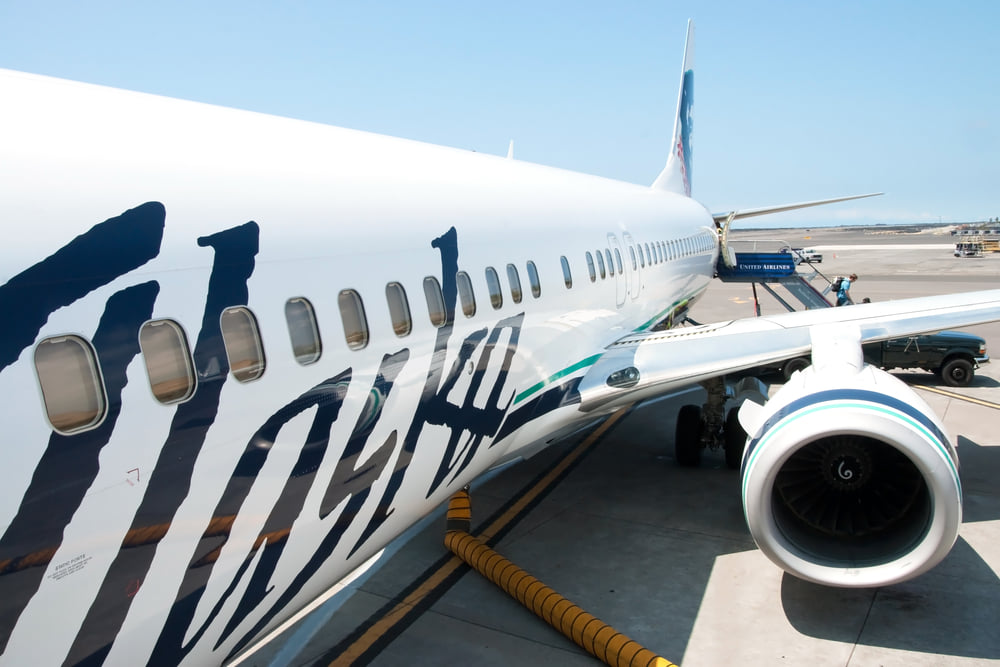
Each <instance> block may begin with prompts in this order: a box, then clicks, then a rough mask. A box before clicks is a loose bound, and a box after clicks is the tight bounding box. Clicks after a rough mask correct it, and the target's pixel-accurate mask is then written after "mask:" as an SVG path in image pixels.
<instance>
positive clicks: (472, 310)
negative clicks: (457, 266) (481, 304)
mask: <svg viewBox="0 0 1000 667" xmlns="http://www.w3.org/2000/svg"><path fill="white" fill-rule="evenodd" d="M455 282H456V283H457V284H458V298H459V300H460V301H461V302H462V312H463V313H465V316H466V317H472V316H473V315H475V314H476V294H475V292H473V291H472V279H471V278H469V274H468V273H466V272H465V271H459V272H458V273H457V274H455Z"/></svg>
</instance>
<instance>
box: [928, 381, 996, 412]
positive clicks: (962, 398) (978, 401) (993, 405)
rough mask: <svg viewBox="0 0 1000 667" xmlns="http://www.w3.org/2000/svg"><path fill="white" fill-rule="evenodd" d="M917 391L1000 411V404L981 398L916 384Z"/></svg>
mask: <svg viewBox="0 0 1000 667" xmlns="http://www.w3.org/2000/svg"><path fill="white" fill-rule="evenodd" d="M913 386H914V387H916V388H917V389H923V390H925V391H931V392H934V393H935V394H941V395H942V396H947V397H948V398H957V399H958V400H960V401H966V402H968V403H975V404H976V405H983V406H986V407H987V408H993V409H994V410H1000V403H992V402H990V401H984V400H982V399H980V398H973V397H972V396H963V395H962V394H956V393H955V392H953V391H947V390H944V389H938V388H937V387H928V386H927V385H925V384H915V385H913Z"/></svg>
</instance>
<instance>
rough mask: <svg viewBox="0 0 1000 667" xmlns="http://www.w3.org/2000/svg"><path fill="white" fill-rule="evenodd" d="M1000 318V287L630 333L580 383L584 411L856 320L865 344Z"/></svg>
mask: <svg viewBox="0 0 1000 667" xmlns="http://www.w3.org/2000/svg"><path fill="white" fill-rule="evenodd" d="M994 320H1000V290H986V291H981V292H968V293H965V294H949V295H943V296H931V297H920V298H916V299H903V300H899V301H888V302H883V303H869V304H858V305H855V306H849V307H846V308H824V309H819V310H807V311H800V312H794V313H782V314H778V315H771V316H766V317H755V318H747V319H739V320H732V321H728V322H718V323H715V324H707V325H703V326H697V327H689V328H681V329H672V330H670V331H662V332H643V333H636V334H631V335H628V336H624V337H623V338H620V339H619V340H617V341H615V342H614V343H612V344H611V345H609V346H608V347H607V348H606V350H605V352H604V353H603V354H602V355H601V358H600V359H599V360H598V361H597V362H596V363H595V364H594V365H593V366H592V367H591V368H590V370H589V371H588V372H587V374H586V375H585V376H584V378H583V379H582V380H581V382H580V385H579V391H580V398H581V404H580V409H581V410H584V411H591V410H595V409H597V408H614V407H617V406H619V405H624V404H626V403H631V402H633V401H636V400H641V399H644V398H650V397H653V396H657V395H660V394H663V393H665V392H667V391H669V390H671V389H674V388H677V387H681V386H685V385H690V384H694V383H697V382H700V381H702V380H706V379H709V378H712V377H717V376H720V375H725V374H728V373H733V372H736V371H741V370H746V369H749V368H754V367H756V366H761V365H763V364H769V363H773V362H778V361H781V360H783V359H788V358H791V357H794V356H799V355H804V354H808V353H809V352H810V350H811V342H810V341H811V332H812V330H813V329H814V328H817V327H820V328H822V327H823V326H824V325H832V324H836V323H848V324H854V325H857V326H858V327H859V328H860V330H861V342H862V343H867V342H873V341H880V340H886V339H889V338H896V337H899V336H905V335H908V334H915V333H924V332H928V331H938V330H941V329H950V328H956V327H963V326H971V325H973V324H982V323H984V322H990V321H994Z"/></svg>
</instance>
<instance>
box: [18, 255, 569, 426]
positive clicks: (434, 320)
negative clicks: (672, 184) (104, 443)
mask: <svg viewBox="0 0 1000 667" xmlns="http://www.w3.org/2000/svg"><path fill="white" fill-rule="evenodd" d="M561 259H562V266H563V272H564V276H565V280H566V286H567V287H570V286H571V285H572V278H571V277H570V273H569V262H568V261H567V260H566V258H565V257H563V258H561ZM526 268H527V273H528V284H529V287H530V290H531V294H532V296H533V297H534V298H536V299H537V298H538V297H540V296H541V293H542V288H541V283H540V282H539V279H538V269H537V267H536V266H535V263H534V262H531V261H529V262H528V263H527V265H526ZM507 280H508V283H509V285H510V297H511V300H512V301H513V302H514V303H520V302H521V300H522V298H523V296H522V291H521V279H520V274H519V273H518V270H517V267H516V266H514V265H513V264H508V265H507ZM456 283H457V286H458V294H459V300H460V302H461V305H462V312H463V313H464V314H465V315H466V316H467V317H472V316H473V315H475V314H476V299H475V293H474V291H473V288H472V280H471V278H470V277H469V275H468V274H467V273H466V272H464V271H460V272H458V274H457V276H456ZM486 284H487V289H488V291H489V295H490V304H491V305H492V306H493V308H495V309H499V308H500V307H502V306H503V291H502V288H501V286H500V277H499V275H498V274H497V271H496V269H494V268H493V267H487V268H486ZM423 289H424V297H425V298H426V301H427V312H428V317H429V319H430V322H431V324H432V325H433V326H435V327H440V326H443V325H444V323H445V321H446V319H447V311H446V310H445V304H444V295H443V294H442V291H441V285H440V283H439V282H438V280H437V278H434V277H433V276H428V277H427V278H424V281H423ZM385 296H386V302H387V304H388V307H389V315H390V318H391V320H392V328H393V331H394V332H395V334H396V335H397V336H400V337H402V336H407V335H409V333H410V332H411V331H412V328H413V321H412V318H411V316H410V305H409V301H408V299H407V298H406V290H405V289H404V288H403V286H402V285H401V284H400V283H398V282H391V283H389V284H387V285H386V288H385ZM337 301H338V306H339V309H340V314H341V320H342V323H343V326H344V338H345V340H346V342H347V345H348V347H350V348H351V349H355V350H356V349H361V348H363V347H365V346H366V345H367V344H368V338H369V333H368V320H367V317H366V316H365V309H364V303H363V302H362V300H361V295H360V294H358V292H357V291H355V290H352V289H346V290H341V292H340V294H338V296H337ZM285 321H286V323H287V325H288V335H289V339H290V341H291V345H292V352H293V354H294V356H295V360H296V361H297V362H299V363H300V364H302V365H308V364H312V363H315V362H316V361H318V360H319V358H320V356H321V354H322V351H323V346H322V339H321V338H320V334H319V325H318V324H317V321H316V314H315V310H314V309H313V306H312V304H311V303H310V302H309V300H308V299H306V298H304V297H295V298H292V299H289V300H288V301H286V302H285ZM219 323H220V328H221V331H222V340H223V344H224V346H225V349H226V356H227V358H228V360H229V368H230V371H231V372H232V374H233V377H235V378H236V379H237V380H238V381H240V382H250V381H252V380H256V379H257V378H259V377H260V376H261V375H262V374H263V373H264V368H265V363H266V362H265V357H264V347H263V342H262V341H261V337H260V331H259V328H258V326H257V318H256V317H255V316H254V314H253V313H252V312H251V311H250V310H249V309H248V308H245V307H242V306H238V307H233V308H227V309H226V310H224V311H223V313H222V316H221V318H220V321H219ZM139 348H140V350H141V351H142V356H143V360H144V362H145V365H146V374H147V376H148V378H149V386H150V389H151V390H152V392H153V396H155V397H156V400H158V401H159V402H161V403H164V404H172V403H179V402H182V401H184V400H186V399H188V398H190V397H191V396H192V395H193V394H194V390H195V387H196V373H195V369H194V363H193V360H192V357H191V348H190V346H189V344H188V340H187V336H186V334H185V333H184V330H183V329H182V328H181V326H180V325H179V324H178V323H177V322H175V321H173V320H169V319H162V320H153V321H150V322H146V323H145V324H144V325H143V326H142V327H141V328H140V330H139ZM35 370H36V372H37V374H38V381H39V385H40V386H41V390H42V398H43V401H44V404H45V411H46V414H47V415H48V418H49V421H50V422H51V423H52V426H53V427H54V428H55V429H56V430H57V431H59V432H61V433H73V432H76V431H80V430H83V429H86V428H89V427H91V426H94V425H96V424H97V423H99V422H100V421H101V420H102V419H103V418H104V415H105V414H106V412H107V400H106V392H105V389H104V383H103V379H102V378H101V373H100V370H99V365H98V361H97V354H96V353H95V351H94V348H93V346H92V345H91V344H90V342H89V341H87V340H85V339H84V338H82V337H80V336H74V335H66V336H55V337H51V338H46V339H44V340H42V341H41V342H39V344H38V346H37V347H36V348H35Z"/></svg>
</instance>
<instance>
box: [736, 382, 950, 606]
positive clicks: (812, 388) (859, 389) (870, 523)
mask: <svg viewBox="0 0 1000 667" xmlns="http://www.w3.org/2000/svg"><path fill="white" fill-rule="evenodd" d="M858 366H860V364H858ZM822 371H823V369H820V370H817V368H816V367H814V366H811V367H809V368H807V369H805V370H804V371H802V372H799V373H796V374H795V375H794V376H793V377H792V378H791V379H790V380H789V382H788V383H787V384H786V385H785V386H784V387H783V388H782V389H781V390H780V391H778V393H777V394H776V395H775V396H774V397H773V398H772V399H771V400H770V401H768V402H767V404H766V405H765V406H764V407H760V406H757V405H755V404H751V403H745V404H744V407H743V408H742V409H741V411H740V421H741V422H742V425H743V427H744V428H745V429H746V431H747V433H749V434H751V435H750V437H749V438H748V439H747V446H746V450H745V452H744V455H743V463H742V467H741V481H742V493H743V508H744V513H745V514H746V520H747V525H748V526H749V527H750V533H751V534H752V535H753V538H754V540H755V541H756V542H757V545H758V546H759V547H760V549H761V551H763V552H764V553H765V554H766V555H767V557H768V558H770V559H771V560H772V561H774V562H775V563H776V564H777V565H779V566H780V567H782V568H783V569H784V570H786V571H787V572H789V573H791V574H794V575H795V576H797V577H800V578H802V579H807V580H809V581H813V582H816V583H819V584H825V585H829V586H844V587H865V586H882V585H887V584H891V583H895V582H898V581H903V580H905V579H909V578H911V577H915V576H917V575H919V574H921V573H923V572H926V571H927V570H929V569H930V568H932V567H933V566H934V565H936V564H937V563H939V562H940V561H941V560H942V559H943V558H944V557H945V556H946V555H947V554H948V552H949V551H950V550H951V547H952V546H953V545H954V543H955V539H956V538H957V537H958V530H959V526H960V524H961V522H962V488H961V483H960V481H959V476H958V457H957V455H956V453H955V450H954V448H953V447H952V445H951V443H950V440H949V438H948V436H947V435H946V434H945V432H944V428H943V426H942V424H941V422H940V421H939V420H938V419H937V417H936V416H935V415H934V414H933V412H932V411H931V409H930V408H929V407H928V406H927V404H926V403H925V402H924V401H923V400H921V399H920V398H919V397H918V396H917V395H916V394H915V393H914V392H913V391H912V390H911V389H910V388H909V387H907V386H906V385H905V384H904V383H903V382H901V381H900V380H898V379H896V378H894V377H893V376H891V375H889V374H888V373H885V372H884V371H881V370H878V369H876V368H873V367H871V366H864V367H863V368H858V367H854V368H850V369H848V372H845V369H844V368H843V367H841V368H839V369H837V371H836V372H833V373H825V372H822Z"/></svg>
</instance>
